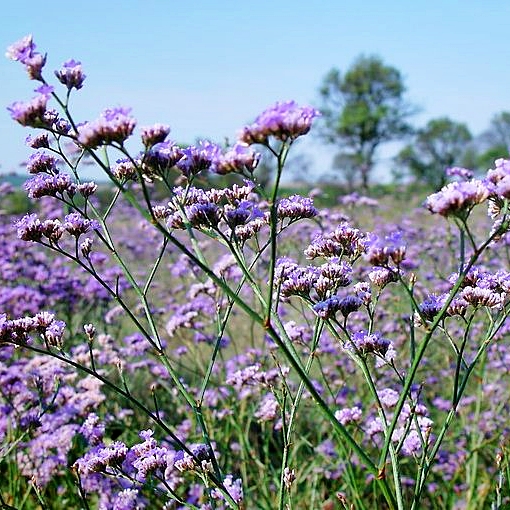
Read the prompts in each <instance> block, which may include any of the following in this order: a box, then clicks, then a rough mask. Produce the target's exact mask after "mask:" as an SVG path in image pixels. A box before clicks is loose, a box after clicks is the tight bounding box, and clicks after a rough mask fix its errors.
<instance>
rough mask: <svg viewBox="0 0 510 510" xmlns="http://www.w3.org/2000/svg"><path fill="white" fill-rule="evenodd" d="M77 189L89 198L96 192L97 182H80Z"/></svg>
mask: <svg viewBox="0 0 510 510" xmlns="http://www.w3.org/2000/svg"><path fill="white" fill-rule="evenodd" d="M76 189H77V190H78V192H79V193H80V195H81V196H82V197H84V198H88V197H90V196H91V195H93V194H94V193H95V192H96V190H97V184H96V183H95V182H84V183H82V184H78V186H76Z"/></svg>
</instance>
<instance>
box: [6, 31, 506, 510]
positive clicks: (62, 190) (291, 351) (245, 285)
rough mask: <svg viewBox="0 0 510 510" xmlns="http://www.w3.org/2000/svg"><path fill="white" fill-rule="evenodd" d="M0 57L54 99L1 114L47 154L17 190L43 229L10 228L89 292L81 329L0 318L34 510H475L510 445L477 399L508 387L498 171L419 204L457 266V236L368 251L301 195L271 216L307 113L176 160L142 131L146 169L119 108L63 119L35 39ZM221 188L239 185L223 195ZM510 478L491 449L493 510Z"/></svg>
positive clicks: (153, 134)
mask: <svg viewBox="0 0 510 510" xmlns="http://www.w3.org/2000/svg"><path fill="white" fill-rule="evenodd" d="M7 56H8V57H10V58H12V59H13V60H15V61H19V62H20V63H22V64H23V65H24V66H25V68H26V70H27V72H28V75H29V78H30V79H32V80H35V81H38V82H40V84H41V85H40V86H39V87H38V88H37V89H36V93H37V95H36V96H35V98H34V99H32V100H31V101H29V102H26V103H25V102H16V103H14V104H13V105H11V106H10V107H9V112H10V114H11V116H12V118H13V120H15V121H16V122H18V123H20V124H21V125H23V126H27V127H31V128H34V129H37V130H39V134H37V135H36V136H35V137H29V139H28V140H27V143H28V145H29V146H30V147H31V148H33V149H35V150H36V152H35V153H33V155H32V156H31V157H30V159H29V161H28V163H27V170H28V172H29V173H30V174H32V177H31V178H30V179H29V180H28V181H27V183H26V185H25V189H26V191H27V193H28V196H29V197H30V198H31V199H34V200H39V201H42V202H43V207H42V209H43V213H44V212H45V211H44V207H46V212H47V213H48V217H47V218H41V217H40V214H41V213H30V214H27V215H25V216H23V217H22V218H20V219H18V220H17V221H16V224H15V226H16V229H17V234H18V238H19V239H20V240H22V241H25V242H28V243H31V244H32V245H34V246H32V248H34V247H40V246H44V247H45V248H47V249H48V250H50V252H51V253H53V254H54V257H55V258H54V259H50V260H49V262H48V266H51V265H52V264H60V265H62V267H67V266H65V264H66V263H67V261H71V262H72V263H73V264H74V265H75V267H78V268H81V273H79V274H80V275H81V276H80V278H85V277H86V278H87V279H88V280H87V281H88V282H89V283H88V285H89V289H90V292H91V293H92V292H93V293H94V299H93V300H91V302H90V303H89V307H88V309H90V311H91V317H92V320H91V322H85V319H86V317H87V313H86V312H85V311H86V309H87V307H86V306H85V301H86V300H85V298H86V295H85V296H80V299H79V300H78V298H73V300H71V299H70V296H71V295H73V293H72V292H71V289H65V291H62V298H61V299H60V300H53V301H51V300H49V299H47V298H46V296H44V295H43V296H42V297H41V298H40V301H39V302H38V303H37V304H36V306H33V307H29V306H27V307H25V308H24V307H21V308H20V309H16V308H15V307H12V306H11V305H9V303H8V302H7V301H6V303H5V304H4V306H5V311H4V313H2V315H0V353H1V356H2V357H1V359H0V361H1V362H2V365H1V370H2V372H1V375H2V377H3V379H4V385H3V388H4V389H3V390H2V398H3V399H4V401H5V408H6V410H7V411H6V412H5V416H4V418H3V421H2V422H1V433H2V435H1V436H0V437H1V438H2V439H3V441H4V444H5V445H6V447H5V448H4V449H3V450H2V452H3V453H2V454H1V456H0V459H5V462H6V463H8V464H9V465H16V466H21V468H20V467H18V468H17V469H20V470H21V474H22V476H25V477H29V478H30V479H31V485H29V488H28V489H27V491H28V492H27V493H26V494H30V493H31V491H33V492H34V493H35V494H36V496H37V500H38V501H39V502H41V504H42V505H46V504H47V502H48V501H51V498H54V497H55V494H60V495H62V494H64V495H65V497H66V498H69V500H70V501H74V503H73V504H75V505H83V506H84V507H86V508H90V507H91V506H92V505H97V506H98V507H99V508H115V509H119V510H120V509H124V508H126V509H128V508H143V507H149V508H155V507H156V506H157V505H160V507H161V508H200V509H209V508H276V507H277V508H281V509H283V508H292V507H296V508H316V507H317V505H319V504H320V505H322V507H323V508H332V506H331V505H334V503H333V502H334V501H335V500H336V501H338V502H339V503H340V504H342V505H343V506H344V507H345V508H359V509H364V508H375V507H380V508H386V507H387V508H392V509H393V508H395V509H399V510H403V509H404V508H412V509H416V508H419V507H420V505H422V504H427V505H429V506H430V505H434V508H450V507H448V506H447V505H448V503H445V504H444V506H440V505H441V504H442V503H441V501H442V500H441V491H440V489H437V486H438V484H439V483H442V484H444V485H445V486H448V487H449V490H450V492H452V491H453V490H454V488H455V490H457V489H458V492H461V493H462V494H463V496H462V497H463V498H464V499H463V501H464V502H465V503H466V505H468V506H469V505H470V506H471V507H472V508H475V507H476V505H477V504H478V503H479V502H480V501H482V500H481V499H480V497H481V496H479V495H478V493H477V485H476V480H477V479H479V478H480V476H481V474H480V471H483V464H482V462H481V460H480V459H479V456H478V453H477V452H478V448H479V446H480V443H481V441H483V440H489V438H490V441H496V443H497V442H498V441H499V440H501V441H503V440H504V437H502V438H500V437H495V435H494V434H493V433H492V432H493V430H494V429H495V428H497V425H498V424H499V422H498V420H497V418H495V417H494V416H490V417H489V416H488V415H487V416H484V417H483V418H482V415H483V413H485V412H486V409H485V407H484V405H485V403H484V399H483V392H486V391H494V392H495V393H496V394H497V393H498V391H499V392H501V391H503V390H502V389H501V387H499V386H497V383H496V381H494V380H493V378H492V377H491V374H490V371H488V370H486V369H487V367H497V366H498V363H500V365H499V366H501V356H503V354H502V351H501V344H500V343H499V341H500V340H501V339H502V338H504V336H505V334H506V331H507V327H508V325H507V322H506V319H507V317H508V314H509V311H510V304H509V301H510V300H509V293H510V273H509V272H507V271H506V270H504V269H501V268H499V267H498V266H497V259H496V260H495V259H494V258H491V257H490V255H491V253H492V252H493V251H494V250H499V249H500V248H499V247H501V246H503V247H506V234H507V231H508V228H509V221H508V199H509V198H510V194H509V193H508V190H507V188H506V184H507V181H508V182H510V163H509V162H508V161H506V160H498V161H496V165H495V168H494V169H491V170H489V172H488V173H487V175H486V176H485V177H484V178H483V179H473V177H472V175H471V174H469V172H467V171H466V172H459V171H458V169H457V171H455V172H451V174H452V175H460V176H462V177H463V178H464V177H465V179H466V180H464V181H459V182H454V183H451V184H449V185H447V186H446V187H445V188H443V189H442V190H441V191H440V192H438V193H436V194H434V195H431V196H430V197H429V198H428V199H427V201H426V204H425V205H426V208H427V209H428V210H429V211H430V212H432V213H434V214H439V215H441V216H444V217H446V218H447V219H449V220H451V222H452V223H451V224H453V225H454V226H455V227H456V229H457V231H456V233H451V235H450V244H449V245H450V246H451V247H452V252H451V254H449V253H448V250H443V252H440V253H438V244H437V243H439V246H443V245H444V243H445V242H446V240H445V238H439V240H438V239H434V237H431V239H430V240H429V241H426V240H425V239H423V236H421V235H420V232H417V231H415V230H413V229H412V228H410V227H408V228H407V229H406V228H403V227H401V228H397V229H394V228H387V227H386V228H381V229H380V231H379V233H378V235H375V234H374V233H369V232H364V231H363V230H362V229H360V228H358V227H357V226H356V225H354V223H353V221H350V220H349V218H347V217H345V216H342V215H340V216H339V215H338V214H337V213H336V212H334V211H319V210H318V209H317V208H316V207H315V206H314V203H313V200H312V199H311V198H310V197H302V196H299V195H291V196H288V197H282V196H281V186H280V181H281V177H282V174H283V172H284V168H285V165H286V162H287V156H288V153H289V151H290V150H291V148H292V146H293V144H294V143H295V142H296V140H297V139H298V138H299V137H301V136H303V135H305V134H307V133H308V132H309V130H310V129H311V127H312V124H313V122H314V120H315V119H316V118H317V117H318V116H319V112H318V111H316V110H315V109H313V108H311V107H302V106H299V105H298V104H296V103H295V102H293V101H288V102H281V103H276V104H275V105H273V106H272V107H270V108H268V109H267V110H266V111H264V112H263V113H262V114H260V115H259V116H258V117H257V118H256V120H255V121H254V123H252V124H250V125H248V126H246V127H245V128H243V129H242V130H241V131H240V133H239V136H238V139H237V141H236V143H235V144H234V145H233V146H231V147H221V146H219V145H217V144H215V143H212V142H210V141H201V142H198V143H197V144H195V145H193V146H189V147H182V146H180V145H178V144H176V143H174V142H172V141H168V140H167V137H168V135H169V133H170V128H169V127H168V126H166V125H162V124H155V125H154V126H149V127H143V128H141V130H140V140H141V146H142V149H141V151H140V152H139V153H138V154H135V155H133V154H131V153H130V152H129V151H128V150H127V148H126V145H125V142H126V141H127V140H128V139H129V138H130V137H132V136H133V134H134V133H135V128H136V121H135V119H134V118H133V117H132V116H131V112H130V110H129V109H126V108H112V109H107V110H105V111H103V112H102V113H101V114H100V115H99V117H98V118H97V119H96V120H93V121H87V122H78V121H77V120H76V119H75V118H74V117H73V115H72V113H71V110H70V99H71V95H72V93H73V91H75V90H79V89H81V88H82V87H83V85H84V80H85V75H84V74H83V70H82V66H81V63H80V62H77V61H75V60H69V61H67V62H65V63H64V64H63V66H62V68H61V69H60V70H57V71H56V72H55V76H56V78H57V80H58V82H60V84H62V85H63V86H64V95H63V96H61V95H59V94H58V93H57V92H55V89H54V88H53V87H52V86H50V85H49V83H48V82H47V81H46V79H45V78H44V74H43V71H44V67H45V64H46V55H44V56H43V55H41V54H40V53H38V52H37V51H36V46H35V44H34V43H33V40H32V37H30V36H29V37H25V38H24V39H22V40H21V41H19V42H18V43H15V44H14V45H13V46H11V47H10V48H9V49H8V52H7ZM52 103H53V104H55V105H56V106H57V107H58V108H59V109H60V111H57V110H56V109H52V108H51V107H50V106H51V104H52ZM256 148H257V149H260V150H265V151H267V152H268V153H269V154H270V155H272V157H273V158H274V177H273V183H272V188H271V189H270V190H269V192H268V191H267V190H266V189H265V188H264V187H263V186H261V185H260V184H259V182H258V180H257V165H258V162H259V160H260V154H259V153H257V152H256V150H255V149H256ZM113 161H115V163H112V162H113ZM87 162H92V163H94V164H95V165H96V166H97V167H98V168H99V169H101V171H102V172H103V173H104V175H105V177H107V178H108V179H109V181H110V182H111V183H112V184H113V185H114V187H115V188H114V192H113V193H112V194H110V195H108V194H107V195H106V199H105V197H102V198H101V197H99V186H98V185H97V184H96V183H94V182H88V181H83V180H82V167H83V165H84V164H85V163H87ZM62 166H64V167H66V168H67V170H68V172H69V173H63V171H62V170H61V167H62ZM225 175H228V177H232V176H233V177H234V178H237V180H233V181H232V184H231V185H230V186H225V187H216V186H215V183H217V182H220V179H221V178H220V177H218V176H225ZM222 178H224V177H222ZM176 181H177V182H176ZM47 200H49V201H50V202H47ZM48 203H51V204H53V205H55V204H61V205H62V207H63V208H64V210H65V214H63V213H62V211H59V210H55V209H53V210H51V209H50V207H49V206H48V205H47V204H48ZM349 203H350V204H351V205H352V199H350V200H349ZM482 203H488V204H489V211H490V217H491V218H492V224H491V226H490V228H489V229H488V230H486V231H482V232H481V233H480V232H477V231H475V229H474V227H473V224H472V218H473V216H474V211H475V209H476V208H477V207H478V205H479V204H482ZM44 204H46V205H44ZM354 205H355V204H354ZM371 207H375V205H374V204H373V203H371ZM59 215H60V217H59ZM136 221H142V225H143V226H142V227H140V230H139V235H138V234H137V235H136V236H134V238H133V230H134V229H135V223H136ZM126 223H128V230H129V231H130V232H129V233H130V234H131V237H130V236H129V235H128V236H126V232H123V227H124V226H125V225H126ZM436 234H437V229H436ZM419 242H421V243H422V244H421V245H420V244H419ZM441 243H442V244H441ZM454 243H458V247H456V246H455V247H454ZM298 246H299V248H298ZM37 253H39V252H37ZM427 256H429V258H430V259H431V263H430V264H429V265H428V266H427V263H426V258H427ZM11 259H12V260H14V254H11V255H10V258H9V261H8V264H10V265H11V267H12V265H13V262H12V260H11ZM452 262H453V267H452V270H451V271H450V273H451V274H448V270H446V272H444V268H445V267H447V266H446V264H451V263H452ZM439 264H442V265H439ZM5 265H6V266H7V262H6V263H5ZM20 271H21V270H20ZM23 271H26V268H24V269H23ZM420 272H421V273H422V274H424V275H425V277H423V279H422V280H420V279H419V276H418V275H419V273H420ZM48 274H51V271H50V270H48ZM52 277H53V276H52ZM3 278H4V277H3ZM66 278H70V274H69V273H66ZM91 282H92V283H91ZM428 282H434V286H433V287H431V288H430V292H429V287H428V285H427V284H428ZM77 285H83V283H78V284H77ZM51 292H53V291H50V292H48V294H49V295H51ZM85 294H86V293H85ZM100 299H101V301H100V302H99V300H100ZM395 301H396V303H395ZM64 303H65V304H66V305H68V306H63V305H64ZM74 303H78V305H76V306H74V307H73V306H72V305H73V304H74ZM99 303H102V307H103V308H102V307H101V306H99ZM40 307H41V308H43V307H46V308H49V310H42V309H40ZM105 308H108V309H107V311H106V312H104V309H105ZM59 310H60V311H61V312H62V313H64V314H67V316H68V317H66V319H67V320H66V322H67V325H66V323H65V322H64V321H62V319H61V318H60V317H59V315H58V312H59ZM94 312H96V313H94ZM77 322H81V324H77ZM126 333H128V334H126ZM28 352H31V353H32V355H33V356H34V357H33V358H30V357H29V356H28V354H26V353H28ZM505 355H506V354H505ZM434 358H436V359H435V363H436V368H431V369H430V370H429V365H430V364H431V360H432V359H434ZM9 359H11V361H10V362H9ZM30 363H32V364H33V365H34V366H33V367H29V365H30ZM38 364H39V365H40V366H37V365H38ZM27 367H28V368H27ZM20 370H30V373H31V377H32V378H33V379H34V380H35V381H37V383H36V384H35V386H34V387H32V386H30V384H28V383H27V382H26V381H24V380H23V378H22V377H20V374H19V372H20ZM13 371H16V374H15V373H14V372H13ZM474 376H476V377H474ZM495 387H497V388H499V389H495ZM114 397H115V398H114ZM495 400H496V401H497V402H499V403H498V405H506V404H505V403H504V402H503V401H501V400H498V399H497V398H496V399H495ZM113 402H117V403H116V404H113ZM470 405H472V406H473V409H471V408H470V407H469V406H470ZM463 409H465V412H464V411H463ZM463 413H464V414H463ZM487 413H489V411H487ZM459 415H461V419H467V417H471V419H472V420H474V422H475V423H478V422H481V421H483V420H487V421H488V422H490V423H491V426H490V427H488V428H489V430H488V431H487V433H485V431H484V433H483V434H480V431H479V430H476V427H475V429H474V430H470V429H469V428H467V429H466V430H467V431H468V432H469V434H470V436H469V441H471V444H470V445H466V444H465V443H466V438H465V437H464V439H463V441H464V445H463V448H462V452H464V453H459V451H455V450H453V451H452V450H451V448H449V447H448V439H449V438H451V436H452V431H454V430H455V429H454V428H453V424H454V423H455V419H456V418H459ZM310 424H312V425H311V426H310ZM56 427H59V429H58V430H57V429H56ZM460 430H461V429H457V433H454V434H453V438H454V439H456V440H461V439H459V438H462V437H463V435H462V434H461V433H460V432H459V431H460ZM456 434H458V435H456ZM502 444H503V443H502ZM31 451H32V452H34V451H38V452H39V456H38V457H37V456H33V457H32V458H30V452H31ZM51 452H57V453H51ZM463 455H465V456H464V457H463ZM468 457H469V458H468ZM505 458H506V457H505V455H504V449H503V446H502V447H501V450H500V451H499V452H498V457H497V459H498V460H497V463H496V464H497V466H496V468H497V469H496V471H495V472H498V473H499V478H498V481H497V484H496V486H495V487H494V494H495V497H494V499H493V501H494V502H495V504H501V502H502V501H503V489H504V475H503V467H504V460H505ZM466 462H467V467H466V466H465V463H466ZM496 464H495V465H496ZM309 466H312V467H311V468H309ZM452 466H453V467H452ZM463 469H464V470H465V471H463ZM492 469H494V466H493V467H492ZM459 473H467V474H466V477H469V484H467V487H466V486H464V487H462V484H461V483H460V482H459V481H458V477H459V476H461V475H459ZM66 477H67V478H66ZM62 480H72V482H71V483H68V484H65V483H64V482H62ZM52 483H54V485H52ZM14 485H15V484H14V482H12V487H11V489H12V490H11V492H8V493H5V492H4V491H3V489H1V488H0V497H1V498H2V499H1V500H0V501H1V502H2V504H3V505H4V506H6V507H7V508H8V505H12V504H18V503H19V502H20V501H21V499H20V498H22V496H20V492H22V491H20V489H19V487H15V486H14ZM26 497H27V498H28V496H26ZM73 498H75V499H73ZM303 498H305V499H303ZM306 498H313V499H311V500H307V499H306ZM303 501H305V503H304V506H303V503H302V502H303ZM45 502H46V503H45ZM300 502H301V503H300ZM425 502H426V503H425ZM498 502H499V503H498ZM484 503H485V500H484ZM326 505H330V506H326ZM431 507H432V506H431Z"/></svg>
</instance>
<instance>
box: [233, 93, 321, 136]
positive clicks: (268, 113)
mask: <svg viewBox="0 0 510 510" xmlns="http://www.w3.org/2000/svg"><path fill="white" fill-rule="evenodd" d="M319 115H320V113H319V111H318V110H316V109H315V108H312V107H311V106H299V105H298V104H297V103H296V102H295V101H287V102H278V103H276V104H274V105H273V106H271V107H270V108H268V109H267V110H265V111H264V112H262V113H261V114H260V115H259V116H258V117H257V118H256V119H255V122H254V123H253V124H251V125H249V126H246V127H244V128H243V129H242V130H241V132H240V134H239V140H240V141H241V142H244V143H246V144H248V145H252V144H254V143H261V144H267V143H268V139H269V137H270V136H274V137H275V138H276V139H277V140H281V141H286V140H295V139H296V138H298V137H299V136H301V135H305V134H306V133H308V131H310V128H311V126H312V121H313V119H314V118H315V117H317V116H319Z"/></svg>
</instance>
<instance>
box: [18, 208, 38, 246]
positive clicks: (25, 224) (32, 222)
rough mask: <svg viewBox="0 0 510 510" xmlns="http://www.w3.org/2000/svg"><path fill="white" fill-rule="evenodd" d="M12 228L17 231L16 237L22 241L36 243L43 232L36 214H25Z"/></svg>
mask: <svg viewBox="0 0 510 510" xmlns="http://www.w3.org/2000/svg"><path fill="white" fill-rule="evenodd" d="M14 226H15V227H16V229H17V230H18V237H19V238H20V239H22V240H23V241H32V242H37V241H40V240H41V239H42V235H43V230H42V225H41V221H40V220H39V218H38V217H37V214H25V216H23V218H21V219H20V220H18V221H17V222H16V223H15V224H14Z"/></svg>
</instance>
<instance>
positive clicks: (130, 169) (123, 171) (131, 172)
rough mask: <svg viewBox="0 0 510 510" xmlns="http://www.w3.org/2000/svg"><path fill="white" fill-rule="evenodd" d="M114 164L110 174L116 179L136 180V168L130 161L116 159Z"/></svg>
mask: <svg viewBox="0 0 510 510" xmlns="http://www.w3.org/2000/svg"><path fill="white" fill-rule="evenodd" d="M115 163H116V164H115V166H114V167H113V169H112V173H113V175H115V177H117V179H126V180H129V179H136V176H137V173H136V167H135V165H134V164H133V162H132V161H131V160H130V159H126V158H124V159H118V160H117V161H116V162H115Z"/></svg>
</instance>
